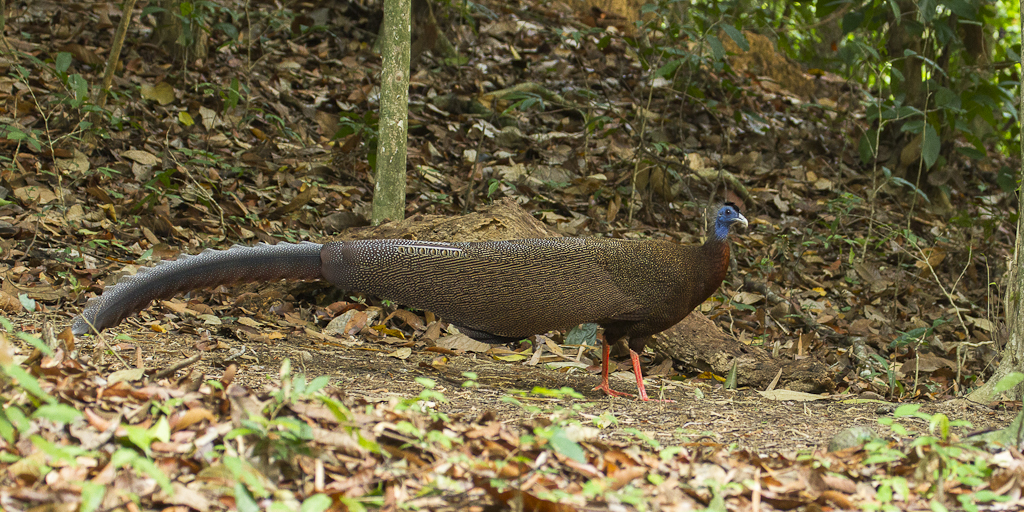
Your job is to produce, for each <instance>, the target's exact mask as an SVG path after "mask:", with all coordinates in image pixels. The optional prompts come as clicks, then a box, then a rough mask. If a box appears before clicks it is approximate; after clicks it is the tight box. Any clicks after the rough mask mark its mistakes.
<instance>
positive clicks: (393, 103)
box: [371, 0, 411, 225]
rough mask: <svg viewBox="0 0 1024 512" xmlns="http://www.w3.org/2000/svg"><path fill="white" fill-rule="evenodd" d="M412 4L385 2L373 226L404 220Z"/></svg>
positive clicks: (396, 1) (405, 0) (407, 1)
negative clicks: (389, 221)
mask: <svg viewBox="0 0 1024 512" xmlns="http://www.w3.org/2000/svg"><path fill="white" fill-rule="evenodd" d="M410 5H411V1H410V0H385V1H384V23H383V27H382V29H381V34H382V35H383V36H384V37H383V38H382V39H381V44H380V51H381V60H382V67H381V74H380V123H379V124H378V126H379V129H380V133H379V137H380V138H379V143H378V144H377V173H376V183H375V184H374V190H373V212H372V214H371V217H372V222H373V224H374V225H379V224H381V223H383V222H386V221H388V220H402V218H403V217H404V216H405V157H406V154H405V153H406V151H405V150H406V145H407V143H408V136H409V45H410V42H409V39H410V35H409V34H410V32H409V30H410V28H409V26H410Z"/></svg>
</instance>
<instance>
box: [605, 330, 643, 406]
mask: <svg viewBox="0 0 1024 512" xmlns="http://www.w3.org/2000/svg"><path fill="white" fill-rule="evenodd" d="M601 342H602V343H601V344H602V345H603V347H602V348H603V349H604V358H603V359H602V360H601V384H600V385H598V386H597V387H595V388H594V391H604V394H606V395H608V396H633V395H631V394H629V393H623V392H621V391H615V390H614V389H612V388H611V386H609V385H608V358H609V357H610V356H611V347H610V346H609V345H608V341H607V340H601ZM631 352H632V351H631ZM643 389H644V388H643V385H641V386H640V390H641V391H643Z"/></svg>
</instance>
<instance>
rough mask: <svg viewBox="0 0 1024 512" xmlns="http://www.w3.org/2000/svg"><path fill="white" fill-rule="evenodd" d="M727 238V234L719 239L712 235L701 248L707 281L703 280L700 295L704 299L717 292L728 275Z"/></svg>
mask: <svg viewBox="0 0 1024 512" xmlns="http://www.w3.org/2000/svg"><path fill="white" fill-rule="evenodd" d="M727 237H728V232H726V236H725V237H719V236H717V233H715V234H712V236H711V238H708V239H707V241H705V242H704V245H703V246H701V250H702V251H703V252H704V255H703V260H704V261H705V262H706V263H705V264H706V265H707V270H706V272H707V279H705V280H704V287H705V289H704V290H703V293H702V295H703V296H704V298H705V299H707V298H708V297H710V296H711V295H712V294H714V293H715V290H718V287H719V286H721V285H722V281H724V280H725V276H726V275H728V273H729V239H728V238H727Z"/></svg>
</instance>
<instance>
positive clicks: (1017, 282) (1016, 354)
mask: <svg viewBox="0 0 1024 512" xmlns="http://www.w3.org/2000/svg"><path fill="white" fill-rule="evenodd" d="M1021 7H1024V0H1022V1H1021ZM1021 29H1022V30H1024V18H1021ZM1021 62H1022V64H1024V56H1022V57H1021ZM1020 97H1021V100H1022V101H1021V102H1020V103H1018V106H1017V108H1018V113H1019V114H1018V119H1020V117H1019V116H1020V115H1024V87H1021V88H1020ZM1020 156H1021V161H1020V163H1021V169H1020V174H1018V176H1024V137H1021V141H1020ZM1017 187H1018V189H1017V212H1022V211H1024V186H1022V184H1018V185H1017ZM1022 230H1024V218H1022V217H1018V218H1017V240H1016V242H1015V243H1014V247H1013V267H1012V268H1010V270H1009V276H1008V277H1009V279H1007V282H1008V284H1007V286H1006V297H1005V299H1004V300H1003V308H1004V309H1005V310H1006V327H1007V330H1008V331H1009V333H1010V338H1009V339H1008V340H1007V341H1006V346H1005V347H1003V355H1002V360H1001V361H1000V362H999V366H998V367H997V368H996V371H995V374H994V375H992V378H990V379H989V380H988V382H986V383H985V384H983V385H982V386H981V387H980V388H978V389H976V390H974V391H973V392H972V393H971V394H970V395H968V397H967V398H968V399H970V400H972V401H974V402H978V403H982V404H987V403H989V402H991V401H992V400H993V399H995V398H996V396H995V389H994V388H995V385H996V383H998V382H999V381H1000V380H1001V379H1002V378H1003V377H1006V376H1007V375H1009V374H1010V373H1011V372H1024V301H1022V300H1021V293H1024V273H1021V268H1024V250H1022V249H1024V248H1022V247H1021V245H1022V242H1024V236H1022V235H1024V233H1022ZM1007 395H1009V397H1008V398H1009V399H1011V400H1019V399H1020V398H1021V397H1022V396H1024V383H1021V384H1018V385H1017V386H1016V387H1014V388H1013V389H1011V390H1010V391H1007ZM1021 415H1024V411H1021V414H1018V415H1017V420H1015V421H1014V423H1015V424H1020V420H1021Z"/></svg>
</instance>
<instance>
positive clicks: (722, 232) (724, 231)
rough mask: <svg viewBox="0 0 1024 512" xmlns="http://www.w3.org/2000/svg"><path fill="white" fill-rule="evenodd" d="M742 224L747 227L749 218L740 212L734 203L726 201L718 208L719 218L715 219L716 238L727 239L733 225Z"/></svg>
mask: <svg viewBox="0 0 1024 512" xmlns="http://www.w3.org/2000/svg"><path fill="white" fill-rule="evenodd" d="M737 224H741V225H743V227H744V228H746V227H747V218H746V217H744V216H743V214H742V213H740V210H739V208H737V207H736V205H735V204H733V203H725V204H724V205H722V207H721V208H720V209H719V210H718V218H717V219H715V238H717V239H719V240H725V239H726V238H728V237H729V231H730V230H732V227H733V226H735V225H737Z"/></svg>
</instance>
